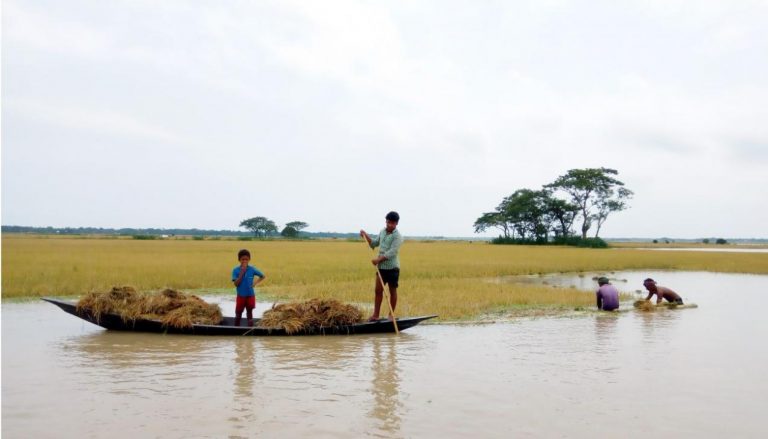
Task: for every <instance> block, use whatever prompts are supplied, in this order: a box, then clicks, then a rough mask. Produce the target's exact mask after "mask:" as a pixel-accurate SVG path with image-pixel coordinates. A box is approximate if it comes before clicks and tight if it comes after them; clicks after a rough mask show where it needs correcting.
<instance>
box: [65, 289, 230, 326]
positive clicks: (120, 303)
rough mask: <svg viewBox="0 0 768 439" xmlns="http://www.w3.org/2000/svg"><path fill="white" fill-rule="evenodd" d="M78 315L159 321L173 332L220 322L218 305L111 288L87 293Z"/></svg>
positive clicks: (178, 293) (166, 292)
mask: <svg viewBox="0 0 768 439" xmlns="http://www.w3.org/2000/svg"><path fill="white" fill-rule="evenodd" d="M77 311H78V312H85V311H87V312H89V313H90V314H91V315H92V316H93V317H94V318H95V319H96V321H99V320H100V319H101V316H102V315H103V314H116V315H119V316H120V317H121V318H122V319H123V321H125V322H129V321H135V320H136V319H139V318H142V319H150V320H160V321H161V322H162V323H163V325H165V326H170V327H174V328H191V327H192V325H193V324H204V325H218V324H219V323H221V321H222V320H223V317H222V314H221V308H219V305H215V304H210V303H207V302H206V301H204V300H203V299H201V298H199V297H197V296H194V295H191V294H189V295H187V294H184V293H182V292H181V291H177V290H172V289H170V288H169V289H165V290H163V291H161V292H159V293H139V292H137V291H136V290H135V289H134V288H133V287H128V286H126V287H113V288H112V289H111V290H110V291H109V292H106V293H104V292H101V293H99V292H91V293H88V294H86V295H85V296H84V297H83V298H81V299H80V301H79V302H77Z"/></svg>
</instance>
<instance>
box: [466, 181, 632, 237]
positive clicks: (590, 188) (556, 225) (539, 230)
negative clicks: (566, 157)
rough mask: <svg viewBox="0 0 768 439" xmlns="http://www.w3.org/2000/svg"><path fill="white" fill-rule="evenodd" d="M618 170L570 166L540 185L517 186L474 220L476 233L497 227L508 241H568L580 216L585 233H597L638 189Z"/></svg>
mask: <svg viewBox="0 0 768 439" xmlns="http://www.w3.org/2000/svg"><path fill="white" fill-rule="evenodd" d="M617 174H618V171H616V170H615V169H609V168H588V169H571V170H570V171H568V172H567V173H566V174H565V175H561V176H560V177H558V178H557V179H556V180H555V181H554V182H552V183H549V184H546V185H544V186H543V187H542V188H541V189H539V190H532V189H518V190H516V191H515V192H514V193H512V195H510V196H508V197H505V198H504V199H503V200H502V201H501V203H500V204H499V205H498V206H496V209H495V210H493V211H492V212H486V213H483V214H482V215H481V216H480V218H478V219H477V221H475V224H474V227H475V233H482V232H485V231H486V230H488V229H489V228H497V229H499V230H500V231H501V232H502V235H501V237H500V238H501V241H503V242H514V241H517V242H537V243H546V242H550V241H555V242H567V241H568V240H569V239H570V238H573V237H574V236H576V234H575V232H574V230H573V228H574V224H575V223H576V222H577V221H578V220H581V225H580V232H581V233H580V234H581V239H582V240H586V239H587V233H588V232H589V230H590V229H592V228H593V227H594V229H595V235H594V236H595V238H598V235H599V234H600V229H601V227H602V226H603V224H604V223H605V221H606V220H607V219H608V216H609V215H610V214H611V213H612V212H618V211H621V210H625V209H626V208H627V207H628V206H627V200H629V199H630V198H632V195H633V194H632V191H630V190H629V189H627V188H625V187H624V183H622V182H621V181H619V180H617V179H616V178H614V176H615V175H617Z"/></svg>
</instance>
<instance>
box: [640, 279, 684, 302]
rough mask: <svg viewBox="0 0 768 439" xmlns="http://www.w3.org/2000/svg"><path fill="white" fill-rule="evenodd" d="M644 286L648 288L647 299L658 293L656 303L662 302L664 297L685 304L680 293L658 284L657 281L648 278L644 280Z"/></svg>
mask: <svg viewBox="0 0 768 439" xmlns="http://www.w3.org/2000/svg"><path fill="white" fill-rule="evenodd" d="M643 286H644V287H645V289H646V290H648V297H646V298H645V300H651V297H653V295H654V294H655V295H656V304H657V305H658V304H660V303H661V300H662V299H666V300H667V302H671V303H676V304H678V305H682V304H683V298H682V297H680V295H679V294H677V293H676V292H674V291H672V290H671V289H669V288H667V287H662V286H660V285H657V284H656V281H655V280H653V279H651V278H648V279H646V280H644V281H643Z"/></svg>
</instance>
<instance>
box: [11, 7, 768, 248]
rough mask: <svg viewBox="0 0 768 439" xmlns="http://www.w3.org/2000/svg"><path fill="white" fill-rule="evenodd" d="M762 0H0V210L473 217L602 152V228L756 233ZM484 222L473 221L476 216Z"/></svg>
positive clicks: (762, 115)
mask: <svg viewBox="0 0 768 439" xmlns="http://www.w3.org/2000/svg"><path fill="white" fill-rule="evenodd" d="M766 23H768V2H766V1H738V0H735V1H701V0H699V1H689V0H685V1H681V0H650V1H649V0H643V1H620V2H616V1H566V0H533V1H499V2H482V1H473V2H466V1H462V2H454V1H446V0H439V1H387V2H384V1H368V2H366V1H322V2H318V1H296V2H294V1H284V0H281V1H275V2H269V1H258V2H248V1H216V2H202V1H199V2H195V1H169V0H163V1H159V2H158V1H154V0H153V1H114V0H113V1H96V0H93V1H78V0H70V1H66V2H61V1H35V0H25V1H14V0H3V3H2V224H4V225H28V226H55V227H64V226H73V227H78V226H95V227H114V228H120V227H162V228H176V227H179V228H205V229H230V230H232V229H237V228H238V224H239V223H240V221H241V220H243V219H245V218H249V217H253V216H266V217H268V218H270V219H272V220H274V221H275V222H276V223H277V224H278V226H282V225H283V224H285V222H288V221H292V220H302V221H306V222H308V223H309V224H310V227H309V228H308V230H309V231H316V232H318V231H336V232H352V231H356V230H358V229H360V228H361V227H362V228H366V229H369V230H376V229H378V228H380V227H382V226H383V224H384V215H385V214H386V212H387V211H389V210H397V211H399V212H400V214H401V222H400V229H401V230H402V231H403V233H404V234H405V235H406V236H407V235H442V236H472V235H473V228H472V224H473V223H474V221H475V220H476V219H477V218H478V217H479V216H480V215H481V214H482V213H483V212H487V211H491V210H493V208H494V207H495V206H496V205H498V203H499V202H500V201H501V199H502V198H503V197H505V196H507V195H510V194H511V193H512V192H514V191H515V190H517V189H521V188H530V189H538V188H540V187H541V186H542V185H544V184H547V183H550V182H552V181H553V180H555V179H556V178H557V177H558V176H559V175H562V174H565V173H566V172H567V171H568V170H569V169H574V168H587V167H601V166H605V167H609V168H613V169H616V170H618V171H619V175H618V178H619V179H620V180H622V181H623V182H624V183H625V184H626V187H628V188H629V189H631V190H632V191H634V193H635V196H634V198H633V199H632V200H631V202H630V206H631V207H630V209H629V210H627V211H625V212H620V213H615V214H613V215H612V216H611V217H609V218H608V221H607V222H606V224H605V225H604V226H603V229H602V230H601V236H603V237H646V238H655V237H662V236H669V237H677V238H697V237H708V236H724V237H741V238H749V237H762V238H765V237H768V234H767V233H766V230H767V229H766V225H768V205H767V204H768V203H766V201H767V200H768V196H766V193H767V192H768V190H767V189H766V188H768V26H766ZM491 234H494V233H491Z"/></svg>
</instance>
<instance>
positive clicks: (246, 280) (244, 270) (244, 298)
mask: <svg viewBox="0 0 768 439" xmlns="http://www.w3.org/2000/svg"><path fill="white" fill-rule="evenodd" d="M237 259H238V260H239V261H240V265H238V266H237V267H235V268H234V269H233V270H232V282H233V283H234V284H235V288H236V289H237V302H236V303H235V326H240V318H241V317H242V315H243V310H245V312H246V317H247V319H248V326H253V309H254V308H255V307H256V291H255V290H254V287H255V286H256V285H258V284H260V283H261V282H263V281H264V279H266V276H264V273H262V272H261V271H259V269H258V268H256V267H253V266H251V265H248V263H249V262H250V261H251V252H249V251H248V250H245V249H243V250H240V251H239V252H238V253H237ZM256 278H258V279H256Z"/></svg>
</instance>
